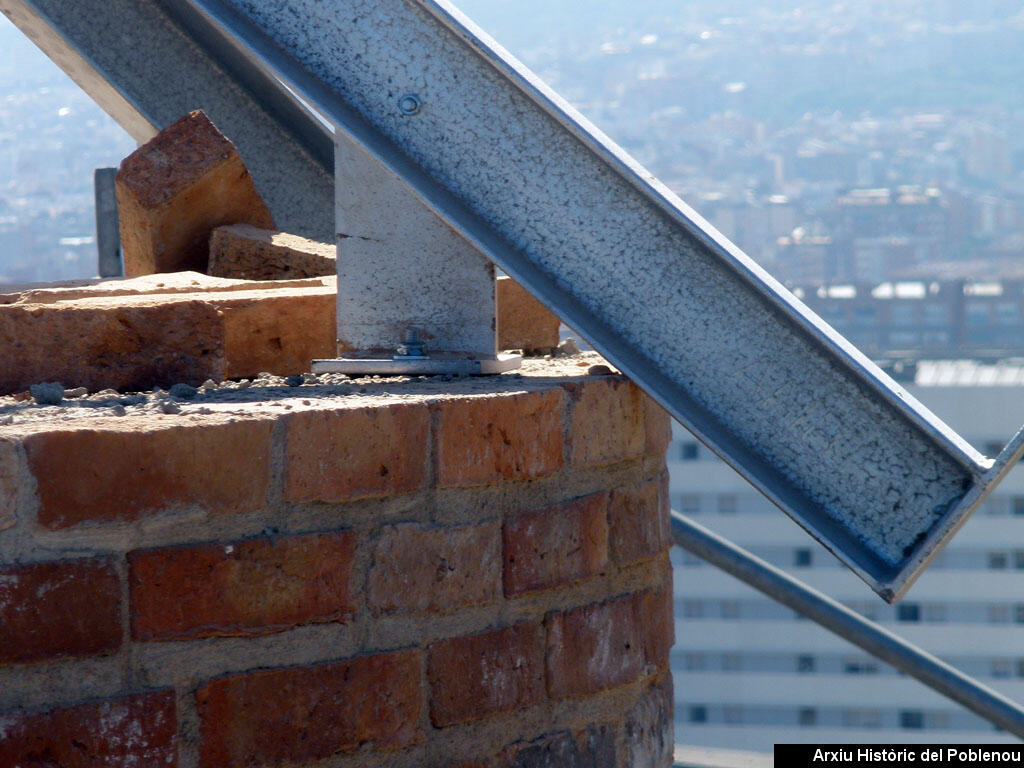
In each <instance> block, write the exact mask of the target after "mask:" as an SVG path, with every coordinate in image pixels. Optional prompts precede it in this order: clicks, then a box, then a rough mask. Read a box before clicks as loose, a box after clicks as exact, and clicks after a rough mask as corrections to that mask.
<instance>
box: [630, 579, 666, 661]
mask: <svg viewBox="0 0 1024 768" xmlns="http://www.w3.org/2000/svg"><path fill="white" fill-rule="evenodd" d="M634 607H635V610H636V622H637V625H638V626H640V627H641V628H642V638H643V648H644V661H645V662H646V663H647V664H649V665H653V666H655V667H658V668H659V669H661V670H667V669H668V655H669V652H670V651H671V650H672V645H673V644H674V643H675V641H676V635H675V620H674V617H673V615H672V581H671V576H669V579H668V583H667V584H666V585H665V586H664V587H662V588H661V589H655V590H651V591H649V592H642V593H640V594H639V595H636V597H635V598H634Z"/></svg>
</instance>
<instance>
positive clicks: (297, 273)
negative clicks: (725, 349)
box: [207, 224, 337, 280]
mask: <svg viewBox="0 0 1024 768" xmlns="http://www.w3.org/2000/svg"><path fill="white" fill-rule="evenodd" d="M207 272H208V274H211V275H216V276H217V277H228V278H231V279H233V280H295V279H299V278H303V277H319V276H322V275H333V274H335V273H336V272H337V257H336V255H335V246H334V245H333V244H329V243H318V242H316V241H315V240H308V239H306V238H305V237H299V236H298V235H290V234H288V233H287V232H277V231H275V230H272V229H260V228H259V227H254V226H251V225H249V224H231V225H229V226H224V227H217V228H216V229H215V230H213V233H212V234H211V235H210V263H209V269H208V270H207Z"/></svg>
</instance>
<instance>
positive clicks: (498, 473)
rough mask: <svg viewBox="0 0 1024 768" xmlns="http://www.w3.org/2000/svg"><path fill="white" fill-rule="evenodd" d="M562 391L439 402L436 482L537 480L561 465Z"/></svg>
mask: <svg viewBox="0 0 1024 768" xmlns="http://www.w3.org/2000/svg"><path fill="white" fill-rule="evenodd" d="M562 403H563V395H562V392H561V390H557V389H554V390H548V391H546V392H527V393H523V394H516V395H508V396H501V397H493V396H492V397H486V398H460V399H457V400H447V401H445V402H443V403H442V404H441V405H440V406H439V410H440V418H439V426H438V434H437V462H438V465H437V484H438V485H439V486H440V487H443V488H451V487H468V486H475V485H485V484H487V483H493V482H498V481H501V480H532V479H534V478H538V477H544V476H546V475H550V474H551V473H553V472H555V471H557V470H558V469H560V468H561V466H562V461H563V459H562V407H563V406H562Z"/></svg>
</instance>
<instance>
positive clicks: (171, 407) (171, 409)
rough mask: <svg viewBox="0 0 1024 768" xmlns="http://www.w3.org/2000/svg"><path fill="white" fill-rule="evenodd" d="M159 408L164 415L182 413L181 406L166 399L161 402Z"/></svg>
mask: <svg viewBox="0 0 1024 768" xmlns="http://www.w3.org/2000/svg"><path fill="white" fill-rule="evenodd" d="M159 407H160V410H161V411H162V412H163V413H181V406H180V405H178V404H177V403H176V402H174V401H173V400H168V399H166V398H165V399H163V400H161V401H160V406H159Z"/></svg>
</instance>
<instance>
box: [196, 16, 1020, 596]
mask: <svg viewBox="0 0 1024 768" xmlns="http://www.w3.org/2000/svg"><path fill="white" fill-rule="evenodd" d="M195 2H197V3H200V4H202V5H203V6H204V7H205V8H207V9H217V10H216V14H217V15H219V18H220V19H221V22H222V23H223V24H225V25H226V26H229V27H235V28H243V27H244V28H245V30H246V31H245V32H244V36H245V37H246V40H247V41H248V43H249V45H250V46H251V49H252V50H253V51H254V53H255V54H256V55H258V56H260V57H262V58H265V59H267V60H271V61H273V62H274V66H275V69H277V70H278V71H280V72H283V73H285V75H286V77H287V79H288V80H289V81H290V83H291V84H292V86H293V87H295V88H296V89H298V90H299V91H300V92H301V93H302V94H303V98H304V99H307V100H308V101H309V102H310V103H312V104H313V105H314V106H315V107H316V108H317V109H318V110H319V111H320V112H321V113H322V114H324V115H326V116H328V117H329V118H330V120H331V121H332V122H333V123H334V124H335V125H336V130H337V132H338V133H339V134H344V135H346V136H348V137H350V138H351V140H352V141H354V142H355V143H356V144H358V145H359V146H360V147H362V150H363V151H364V152H365V153H366V154H367V155H369V156H370V157H372V158H374V159H375V160H376V161H377V162H379V163H381V164H382V165H384V166H386V167H387V168H388V169H389V170H390V171H392V172H393V173H394V174H395V175H396V176H397V177H399V178H400V179H401V180H402V181H403V182H404V183H405V184H406V185H407V186H408V187H409V188H410V189H411V190H412V191H413V192H414V193H415V194H416V195H417V196H418V197H419V198H420V199H422V200H423V201H424V202H425V203H426V204H427V205H428V206H430V207H431V208H432V209H433V210H434V211H435V212H436V213H437V214H438V215H439V216H440V217H441V218H442V219H444V220H445V221H446V222H447V223H448V224H449V225H451V226H452V227H453V228H454V229H455V230H457V231H458V232H459V233H461V234H462V236H463V237H465V238H466V239H468V240H469V241H471V242H473V243H475V244H476V245H477V246H478V247H479V248H480V249H481V250H482V251H483V252H484V253H486V254H487V255H489V256H490V257H491V258H493V259H494V261H495V262H497V263H498V265H499V266H501V267H502V268H503V269H504V270H505V271H507V272H508V273H509V274H511V275H512V276H513V277H515V278H516V279H518V280H519V281H520V282H521V283H523V284H524V285H525V286H527V287H528V288H529V289H530V290H531V292H533V293H534V294H535V295H536V296H538V297H539V298H540V299H541V300H543V301H544V302H545V303H546V304H547V305H548V306H549V307H551V308H552V309H554V310H555V311H557V312H558V313H559V314H560V315H561V316H562V318H563V319H564V320H565V321H566V322H567V323H568V324H569V325H571V326H572V327H573V328H575V329H576V330H577V331H579V332H580V333H582V334H583V335H584V336H585V337H587V338H588V340H589V341H590V342H591V343H593V344H594V346H595V347H597V348H598V349H599V350H600V351H602V352H603V353H604V354H605V355H607V356H608V357H609V358H610V359H611V360H612V361H613V362H614V363H615V364H616V365H618V366H619V367H621V368H622V369H623V370H624V371H625V372H626V373H628V374H629V375H630V376H631V377H633V378H634V379H635V380H636V381H637V382H638V383H640V384H641V385H642V386H643V387H644V388H645V389H646V390H647V391H648V392H649V393H650V394H651V395H653V396H654V397H655V398H656V399H657V400H658V401H659V402H661V403H662V404H663V405H664V406H666V407H667V408H668V409H669V411H670V412H671V413H672V414H673V415H674V416H675V417H676V418H677V419H679V420H680V421H681V422H682V423H683V424H684V425H685V426H687V427H688V428H689V429H690V430H691V431H692V432H693V433H694V434H695V435H696V436H697V437H699V438H700V439H701V440H702V441H703V442H705V443H706V444H707V445H708V446H710V447H711V448H712V449H713V450H715V451H716V452H717V453H718V454H719V455H721V456H722V457H723V458H724V459H725V460H726V461H727V462H729V463H730V464H731V465H732V466H733V467H735V468H736V469H737V470H738V471H739V472H740V473H741V474H743V475H744V476H745V477H747V479H748V480H750V482H751V483H753V484H754V485H755V486H756V487H757V488H759V489H760V490H761V491H762V492H763V493H764V494H765V495H766V496H768V497H769V498H770V499H771V500H772V501H774V502H775V503H776V504H778V505H779V506H780V507H781V508H782V509H784V510H785V511H786V512H787V513H788V514H790V515H791V516H792V517H793V518H794V519H795V520H796V521H797V522H799V523H800V524H801V525H802V526H804V527H805V528H806V529H807V530H808V531H809V532H810V533H811V534H812V535H814V536H815V537H816V538H819V539H820V540H821V541H822V542H823V543H824V544H825V545H826V546H827V547H829V548H830V549H831V550H832V551H833V552H835V553H836V555H837V556H839V557H840V558H841V559H842V560H844V561H845V562H846V563H847V564H848V565H849V566H850V567H851V568H853V570H854V571H856V572H857V573H858V574H859V575H860V576H861V577H862V578H864V580H865V581H867V582H868V583H869V584H870V585H871V586H872V588H874V589H875V590H876V591H877V592H878V593H879V594H880V595H881V596H882V597H883V598H885V599H886V600H890V601H892V600H895V599H897V598H898V597H899V596H900V595H901V594H902V593H903V592H904V591H905V590H906V589H907V588H908V587H909V585H910V583H911V582H912V581H913V579H914V578H915V577H916V576H917V575H918V574H919V573H920V572H921V570H922V569H923V568H924V567H925V565H926V563H927V562H928V560H929V559H930V558H931V557H932V556H934V554H935V553H936V552H937V551H938V549H939V548H940V547H941V545H942V544H943V543H944V542H945V541H946V540H948V539H949V538H950V537H951V536H952V535H953V533H954V532H955V531H956V529H957V528H958V527H959V526H960V525H962V523H963V522H964V521H965V520H966V518H967V516H968V515H969V514H970V513H971V512H972V511H973V510H974V509H975V507H976V506H977V504H978V503H979V502H980V501H981V499H982V498H984V496H985V495H986V494H987V493H988V492H989V491H990V490H991V488H992V487H993V486H994V484H995V483H997V482H998V481H999V480H1000V479H1001V477H1002V476H1003V474H1004V473H1005V471H1006V470H1007V469H1008V467H1009V466H1010V465H1011V464H1012V463H1013V462H1015V461H1016V460H1017V459H1018V458H1019V457H1020V454H1021V453H1022V452H1024V433H1022V434H1018V436H1017V437H1016V438H1014V440H1013V441H1012V442H1011V444H1010V445H1009V446H1007V448H1006V449H1005V450H1004V451H1003V453H1002V454H1001V455H1000V456H999V457H998V459H997V460H996V461H994V462H993V461H992V460H989V459H986V458H985V457H983V456H981V455H980V454H979V453H977V452H976V451H975V450H974V449H973V448H971V447H970V446H969V445H968V444H967V443H966V442H965V441H964V440H963V439H961V438H960V437H959V436H958V435H957V434H956V433H955V432H953V431H952V430H951V429H950V428H949V427H947V426H946V425H945V424H943V423H942V422H941V421H940V420H939V419H938V418H936V417H935V416H934V415H933V414H931V413H930V412H929V411H928V410H927V409H926V408H924V407H923V406H922V405H921V404H920V403H918V402H916V401H915V400H914V399H913V398H912V397H911V396H910V395H909V394H907V393H906V392H905V391H904V390H903V389H901V388H900V387H899V386H898V385H897V384H896V383H895V382H893V381H892V380H891V379H889V378H888V377H886V376H885V375H884V374H883V373H882V372H881V371H880V370H879V369H878V368H877V367H875V366H874V365H873V364H872V363H871V362H870V361H868V360H867V359H866V358H865V357H864V356H863V355H861V354H860V353H859V352H858V351H857V350H856V349H854V348H853V347H852V346H851V345H850V344H849V343H848V342H846V341H845V340H844V339H843V338H842V337H841V336H840V335H839V334H837V333H836V332H835V331H834V330H832V329H831V328H830V327H828V326H827V325H826V324H825V323H823V322H822V321H821V320H820V319H819V318H818V317H817V316H815V315H814V314H813V313H811V312H810V310H808V309H807V308H806V307H804V306H803V305H802V304H801V303H800V302H799V301H797V300H796V299H795V298H794V297H793V296H792V295H791V294H789V293H788V292H787V291H786V290H785V289H784V288H783V287H782V286H781V285H779V284H778V283H777V282H776V281H774V280H773V279H772V278H771V277H770V276H769V275H767V274H766V273H765V272H764V271H763V270H761V269H760V268H759V267H758V266H757V265H756V264H754V263H753V262H752V261H751V260H750V259H749V258H747V257H746V256H745V255H744V254H743V253H741V252H740V251H739V250H738V249H736V248H735V246H733V245H732V244H731V243H729V242H728V241H727V240H725V238H723V237H722V236H721V235H719V234H718V233H717V232H715V231H714V230H713V229H712V228H711V227H710V225H708V223H707V222H705V221H704V220H703V219H702V218H700V217H699V216H698V215H697V214H696V213H695V212H694V211H693V210H691V209H690V208H689V207H687V206H686V205H685V204H684V203H683V202H682V201H680V200H679V199H678V198H676V197H675V196H674V195H673V194H672V193H671V192H670V191H669V190H667V189H666V188H665V187H664V186H663V185H661V184H660V183H659V182H657V181H656V180H655V179H654V178H653V177H651V175H650V174H649V173H647V172H646V171H645V170H644V169H643V168H641V167H640V166H639V165H637V164H636V163H635V161H633V160H632V159H631V158H629V157H628V156H627V155H626V154H625V153H624V152H623V151H622V150H621V149H619V148H618V147H617V146H615V145H614V144H613V143H612V142H611V141H610V140H608V139H607V137H605V136H603V135H602V134H601V133H600V132H599V131H598V130H597V129H596V128H594V127H593V126H592V125H590V124H589V123H588V122H587V121H586V120H585V119H584V118H583V117H582V116H581V115H579V114H578V113H576V112H575V111H574V110H573V109H572V108H571V107H570V106H569V105H568V104H566V103H565V102H564V101H563V100H562V99H561V98H559V97H558V96H557V95H556V94H554V93H553V92H552V91H551V90H550V89H548V88H547V87H546V86H544V85H543V84H542V83H540V82H539V81H538V80H537V79H536V78H535V77H534V76H533V75H532V74H531V73H530V72H528V71H527V70H526V69H525V68H524V67H522V65H520V64H519V63H518V62H517V61H515V60H514V59H513V58H512V57H511V56H510V55H509V54H508V53H507V52H505V51H504V50H503V49H501V48H500V46H498V45H497V44H496V43H495V42H494V41H493V40H490V39H489V38H488V37H487V36H486V34H484V33H483V32H482V31H481V30H480V29H478V28H477V27H475V26H474V25H473V24H472V22H470V21H469V20H468V19H467V18H466V17H465V16H463V15H462V14H461V13H460V12H459V11H458V10H457V9H456V8H454V7H453V6H452V5H451V4H450V3H448V2H447V1H446V0H330V1H324V0H195ZM410 96H412V97H414V98H415V100H416V103H417V108H416V110H415V111H414V112H412V113H410V111H409V110H407V109H406V108H405V107H406V105H407V104H408V103H409V102H408V99H409V97H410Z"/></svg>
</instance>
